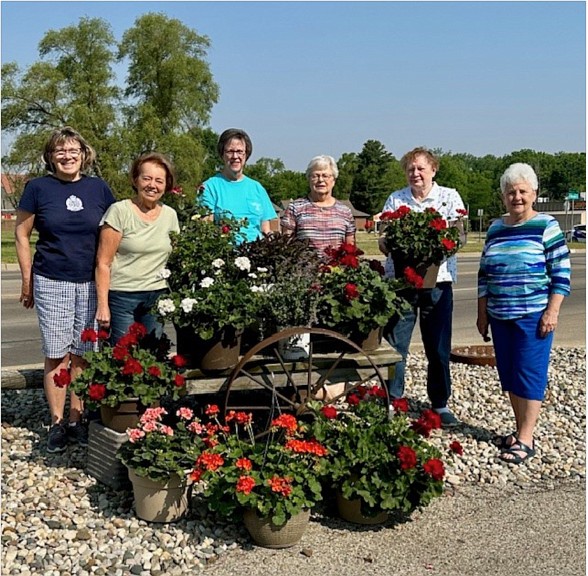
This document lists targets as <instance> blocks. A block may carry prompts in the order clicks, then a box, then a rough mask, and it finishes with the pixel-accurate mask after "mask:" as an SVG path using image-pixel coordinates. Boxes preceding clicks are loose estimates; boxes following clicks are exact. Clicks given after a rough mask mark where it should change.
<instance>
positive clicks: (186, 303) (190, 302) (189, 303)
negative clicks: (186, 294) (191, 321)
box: [180, 298, 198, 314]
mask: <svg viewBox="0 0 588 576" xmlns="http://www.w3.org/2000/svg"><path fill="white" fill-rule="evenodd" d="M196 302H198V300H196V299H195V298H184V299H183V300H182V301H181V302H180V306H181V307H182V310H183V311H184V312H185V313H186V314H189V313H190V312H192V308H194V304H196Z"/></svg>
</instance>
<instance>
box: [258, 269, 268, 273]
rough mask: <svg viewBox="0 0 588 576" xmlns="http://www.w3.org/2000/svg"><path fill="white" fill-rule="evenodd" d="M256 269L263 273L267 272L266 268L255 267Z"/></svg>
mask: <svg viewBox="0 0 588 576" xmlns="http://www.w3.org/2000/svg"><path fill="white" fill-rule="evenodd" d="M257 271H258V272H261V273H262V274H263V273H264V272H267V268H257Z"/></svg>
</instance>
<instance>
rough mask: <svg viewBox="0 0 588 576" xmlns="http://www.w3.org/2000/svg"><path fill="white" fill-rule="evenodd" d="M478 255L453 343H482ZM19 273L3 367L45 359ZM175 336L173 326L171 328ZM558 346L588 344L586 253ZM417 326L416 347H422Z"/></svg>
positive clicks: (462, 277) (9, 306) (6, 290)
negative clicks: (478, 317)
mask: <svg viewBox="0 0 588 576" xmlns="http://www.w3.org/2000/svg"><path fill="white" fill-rule="evenodd" d="M478 261H479V257H478V256H477V255H475V254H464V255H460V256H459V277H458V283H457V285H456V286H455V310H454V329H453V344H454V346H465V345H472V344H479V343H482V342H481V339H480V336H479V334H478V332H477V330H476V326H475V321H476V274H477V269H478ZM19 294H20V276H19V273H18V272H17V269H16V266H15V265H12V266H10V265H9V269H7V270H4V269H3V270H2V323H1V326H2V366H3V367H8V366H22V365H27V364H39V363H42V362H43V356H42V354H41V349H40V342H39V328H38V325H37V316H36V313H35V311H34V310H25V309H23V308H22V306H21V305H20V304H19V303H18V297H19ZM169 333H170V334H172V335H173V328H171V327H170V331H169ZM555 345H556V346H585V345H586V253H585V252H583V251H582V252H578V253H575V254H572V295H571V296H570V297H569V298H568V299H567V300H566V302H565V303H564V306H563V307H562V311H561V316H560V326H559V328H558V330H557V331H556V335H555ZM420 346H421V345H420V335H419V332H418V328H417V330H416V332H415V334H414V337H413V348H414V349H419V348H420Z"/></svg>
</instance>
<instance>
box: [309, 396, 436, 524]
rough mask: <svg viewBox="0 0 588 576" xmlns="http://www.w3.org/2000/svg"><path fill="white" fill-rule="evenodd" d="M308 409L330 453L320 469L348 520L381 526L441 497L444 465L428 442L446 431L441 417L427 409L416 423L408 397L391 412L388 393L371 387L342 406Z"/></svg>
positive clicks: (316, 404) (312, 404)
mask: <svg viewBox="0 0 588 576" xmlns="http://www.w3.org/2000/svg"><path fill="white" fill-rule="evenodd" d="M308 406H309V408H310V409H311V410H313V412H314V413H315V420H314V422H313V424H312V426H311V431H312V433H313V434H314V435H315V437H316V438H317V440H318V441H319V442H321V444H323V445H325V446H326V447H327V448H328V450H329V455H328V457H327V458H325V460H324V461H323V462H322V463H321V466H322V467H324V470H323V473H324V474H325V475H326V478H327V481H328V482H329V484H330V485H331V486H332V487H333V488H334V489H335V490H336V491H337V504H338V507H339V512H340V514H341V516H342V517H343V518H344V519H346V520H350V521H352V522H357V523H363V524H370V523H378V522H382V521H385V520H386V519H387V515H388V514H390V513H396V514H401V515H408V514H410V513H411V512H412V511H413V510H415V509H417V508H420V507H422V506H425V505H427V504H428V503H429V502H430V501H431V500H432V499H433V498H434V497H436V496H439V495H441V493H442V491H443V477H444V473H445V472H444V465H443V462H442V461H441V457H440V452H439V451H438V450H437V449H436V448H435V447H434V446H433V445H431V444H430V443H429V442H427V440H426V437H428V436H429V434H430V433H431V430H433V429H435V428H440V427H441V422H440V418H439V415H438V414H436V413H435V412H433V411H432V410H426V411H425V412H424V413H423V415H422V416H421V417H420V418H419V419H418V420H416V421H414V422H411V421H410V420H409V418H408V417H407V416H406V413H405V411H407V410H408V403H407V401H406V399H400V400H393V401H392V407H393V408H392V414H391V413H390V410H389V407H388V405H387V402H386V393H385V391H384V390H382V389H381V388H379V387H368V386H361V387H359V388H358V389H357V390H355V391H354V392H353V393H351V394H349V395H348V396H347V402H346V404H345V405H343V406H339V407H335V406H332V405H327V406H324V405H322V404H321V403H320V402H316V401H311V402H309V403H308Z"/></svg>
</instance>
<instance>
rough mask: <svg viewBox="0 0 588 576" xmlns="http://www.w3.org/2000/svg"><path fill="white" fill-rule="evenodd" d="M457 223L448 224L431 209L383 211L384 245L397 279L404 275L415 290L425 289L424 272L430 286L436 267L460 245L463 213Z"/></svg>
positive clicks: (434, 277)
mask: <svg viewBox="0 0 588 576" xmlns="http://www.w3.org/2000/svg"><path fill="white" fill-rule="evenodd" d="M458 213H459V215H460V217H459V219H458V220H457V221H456V222H452V223H448V222H447V221H446V220H445V219H444V218H443V216H441V214H440V213H439V212H437V210H435V209H434V208H426V209H425V210H423V211H422V212H417V211H415V210H411V209H410V208H409V207H408V206H400V208H398V209H397V210H395V211H393V212H383V213H382V214H381V215H380V220H381V221H382V222H383V223H384V225H385V226H384V232H383V233H384V244H385V246H386V248H387V250H388V251H389V253H390V254H391V256H392V259H393V260H394V268H395V270H396V274H397V276H398V277H402V276H404V278H406V280H407V281H408V282H409V283H410V284H411V285H414V286H415V287H416V288H422V287H424V284H423V282H424V280H423V279H424V278H425V275H426V273H427V269H428V268H431V266H433V268H432V269H431V271H430V273H429V274H430V277H429V278H427V280H428V282H431V283H432V284H433V285H434V283H435V281H436V278H437V270H438V266H439V264H441V262H442V261H443V260H445V259H446V258H449V257H450V256H453V254H455V253H456V252H457V251H458V250H459V248H460V247H461V245H462V242H461V240H460V229H462V230H463V225H462V222H461V219H462V218H463V217H464V216H466V215H467V211H466V210H458Z"/></svg>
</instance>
